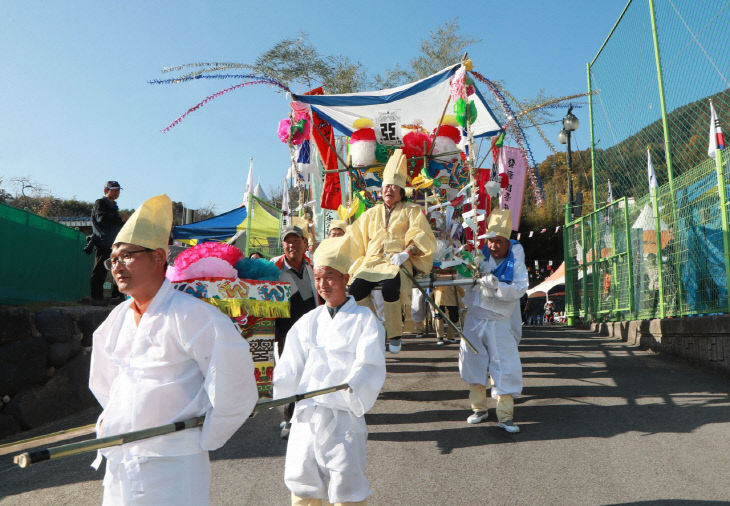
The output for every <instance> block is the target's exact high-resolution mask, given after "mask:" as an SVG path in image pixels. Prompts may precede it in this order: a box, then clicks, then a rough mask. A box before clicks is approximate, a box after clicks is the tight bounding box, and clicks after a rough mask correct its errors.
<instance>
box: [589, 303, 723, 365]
mask: <svg viewBox="0 0 730 506" xmlns="http://www.w3.org/2000/svg"><path fill="white" fill-rule="evenodd" d="M591 330H593V331H594V332H597V333H599V334H600V335H604V336H611V337H615V338H618V339H621V340H623V341H627V342H628V343H631V344H634V345H637V346H641V347H642V348H649V349H651V350H654V351H656V352H659V353H666V354H669V355H674V356H678V357H681V358H684V359H686V360H688V361H690V362H693V363H695V364H698V365H701V366H703V367H708V368H710V369H714V370H720V371H723V372H726V373H730V316H729V315H722V316H705V317H697V318H670V319H664V320H634V321H626V322H608V323H593V324H591Z"/></svg>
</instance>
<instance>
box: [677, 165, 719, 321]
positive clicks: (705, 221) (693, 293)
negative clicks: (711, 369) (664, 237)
mask: <svg viewBox="0 0 730 506" xmlns="http://www.w3.org/2000/svg"><path fill="white" fill-rule="evenodd" d="M715 187H717V175H716V174H715V172H712V173H710V174H708V175H707V176H705V177H703V178H701V179H698V180H697V182H695V183H693V184H692V185H690V186H688V187H687V188H684V189H681V190H679V191H677V201H678V202H679V207H680V208H683V209H684V212H683V213H682V214H681V215H680V217H679V232H678V234H677V235H678V239H679V244H680V245H681V250H682V251H685V252H687V253H686V255H685V258H684V260H685V261H684V262H682V263H681V265H680V269H681V273H682V276H681V281H682V289H683V292H684V296H685V300H686V302H687V308H686V309H687V312H688V313H690V314H692V313H703V312H714V311H717V310H718V309H719V308H727V288H728V287H727V277H726V276H725V262H724V256H725V255H724V246H723V242H722V223H721V217H720V212H713V213H708V212H707V211H706V209H705V207H706V206H707V202H703V203H702V205H698V204H694V202H695V201H698V200H699V199H700V198H702V197H703V196H706V195H707V194H708V193H709V192H712V191H714V188H715ZM693 204H694V205H693ZM718 207H719V205H718ZM675 247H676V246H675ZM667 249H669V250H671V249H672V244H671V242H670V244H669V245H668V247H667Z"/></svg>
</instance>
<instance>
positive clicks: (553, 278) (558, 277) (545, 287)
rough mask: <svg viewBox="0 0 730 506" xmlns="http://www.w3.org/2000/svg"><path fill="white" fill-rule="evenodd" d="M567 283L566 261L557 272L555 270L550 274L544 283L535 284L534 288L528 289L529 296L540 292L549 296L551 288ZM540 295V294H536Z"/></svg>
mask: <svg viewBox="0 0 730 506" xmlns="http://www.w3.org/2000/svg"><path fill="white" fill-rule="evenodd" d="M564 284H565V262H563V263H562V264H560V267H558V268H557V269H555V272H553V273H552V274H551V275H550V276H548V277H547V279H545V281H543V282H542V283H540V284H539V285H535V286H533V287H532V288H528V289H527V297H531V296H532V294H540V293H543V294H545V296H546V297H547V296H548V294H549V293H550V290H552V289H553V288H555V287H556V286H558V285H564ZM536 296H539V295H536Z"/></svg>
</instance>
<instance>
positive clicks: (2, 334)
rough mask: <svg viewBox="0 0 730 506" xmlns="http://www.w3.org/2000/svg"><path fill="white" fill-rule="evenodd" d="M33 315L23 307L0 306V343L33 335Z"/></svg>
mask: <svg viewBox="0 0 730 506" xmlns="http://www.w3.org/2000/svg"><path fill="white" fill-rule="evenodd" d="M33 330H34V329H33V317H32V314H31V312H30V311H28V310H27V309H25V308H23V307H13V306H0V345H2V344H5V343H10V342H12V341H18V340H21V339H27V338H29V337H33Z"/></svg>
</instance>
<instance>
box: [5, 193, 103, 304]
mask: <svg viewBox="0 0 730 506" xmlns="http://www.w3.org/2000/svg"><path fill="white" fill-rule="evenodd" d="M0 237H2V238H3V243H4V247H3V248H2V250H0V304H22V303H26V302H31V301H47V300H48V301H57V302H61V301H74V300H78V299H80V298H82V297H84V296H88V295H89V276H90V275H91V269H92V267H93V263H94V257H93V255H87V254H85V253H84V252H83V251H82V249H83V248H84V246H86V236H84V234H82V233H80V232H79V231H78V230H74V229H71V228H68V227H65V226H63V225H60V224H58V223H56V222H55V221H51V220H48V219H46V218H43V217H41V216H38V215H35V214H33V213H30V212H27V211H23V210H20V209H15V208H14V207H10V206H8V205H5V204H1V203H0Z"/></svg>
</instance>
